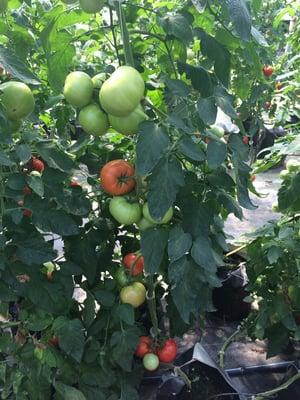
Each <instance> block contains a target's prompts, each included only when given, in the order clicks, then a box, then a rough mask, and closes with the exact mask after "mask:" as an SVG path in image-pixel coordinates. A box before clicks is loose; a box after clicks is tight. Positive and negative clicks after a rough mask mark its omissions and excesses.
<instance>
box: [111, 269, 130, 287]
mask: <svg viewBox="0 0 300 400" xmlns="http://www.w3.org/2000/svg"><path fill="white" fill-rule="evenodd" d="M114 278H115V280H116V281H117V282H118V285H119V286H121V287H123V286H126V285H127V284H128V278H127V275H126V272H125V270H124V268H123V267H120V268H118V269H117V272H116V273H115V276H114Z"/></svg>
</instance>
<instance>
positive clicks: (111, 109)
mask: <svg viewBox="0 0 300 400" xmlns="http://www.w3.org/2000/svg"><path fill="white" fill-rule="evenodd" d="M144 90H145V84H144V81H143V78H142V77H141V75H140V74H139V72H138V71H137V70H136V69H134V68H132V67H129V66H126V65H125V66H123V67H119V68H118V69H117V70H116V71H115V72H114V73H113V74H112V75H111V76H110V78H109V79H107V80H106V81H105V82H104V83H103V85H102V87H101V90H100V93H99V100H100V104H101V106H102V108H103V109H104V110H105V111H106V112H107V114H109V115H113V116H115V117H125V116H127V115H128V114H130V113H131V112H132V111H134V110H135V109H136V107H137V106H138V104H139V102H140V101H141V99H142V97H143V96H144Z"/></svg>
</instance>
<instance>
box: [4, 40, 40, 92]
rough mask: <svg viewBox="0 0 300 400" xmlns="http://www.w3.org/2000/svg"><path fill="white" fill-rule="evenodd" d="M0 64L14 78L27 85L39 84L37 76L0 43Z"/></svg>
mask: <svg viewBox="0 0 300 400" xmlns="http://www.w3.org/2000/svg"><path fill="white" fill-rule="evenodd" d="M0 65H1V67H2V68H4V69H5V70H6V71H7V72H8V73H9V74H11V75H12V76H13V77H14V78H17V79H19V80H20V81H22V82H24V83H27V84H29V85H39V84H40V81H39V80H38V78H37V77H36V76H35V75H34V74H33V73H32V72H31V71H30V70H29V69H28V68H27V66H26V65H25V64H24V63H23V61H21V60H20V59H19V57H18V56H17V55H16V54H15V53H13V52H12V51H11V50H9V49H7V48H5V47H3V46H1V45H0Z"/></svg>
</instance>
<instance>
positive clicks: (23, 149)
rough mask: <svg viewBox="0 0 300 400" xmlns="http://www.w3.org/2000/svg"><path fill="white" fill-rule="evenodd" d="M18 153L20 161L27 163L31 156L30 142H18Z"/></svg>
mask: <svg viewBox="0 0 300 400" xmlns="http://www.w3.org/2000/svg"><path fill="white" fill-rule="evenodd" d="M16 153H17V156H18V158H19V160H20V161H22V162H23V163H26V162H27V161H29V160H30V158H31V149H30V146H28V144H18V145H17V146H16Z"/></svg>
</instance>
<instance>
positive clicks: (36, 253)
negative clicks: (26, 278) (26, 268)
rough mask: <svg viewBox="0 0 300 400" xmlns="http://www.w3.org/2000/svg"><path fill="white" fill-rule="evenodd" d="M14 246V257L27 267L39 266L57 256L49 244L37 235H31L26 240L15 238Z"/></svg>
mask: <svg viewBox="0 0 300 400" xmlns="http://www.w3.org/2000/svg"><path fill="white" fill-rule="evenodd" d="M15 245H16V247H17V251H16V256H17V257H18V258H19V259H20V260H21V261H22V262H24V263H25V264H27V265H41V264H44V263H45V262H47V261H51V260H53V259H54V258H55V257H56V256H57V254H56V252H55V251H54V250H53V248H52V245H51V243H50V242H46V241H45V240H44V239H43V238H41V237H40V236H39V235H35V234H31V235H28V236H27V237H26V238H15Z"/></svg>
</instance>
